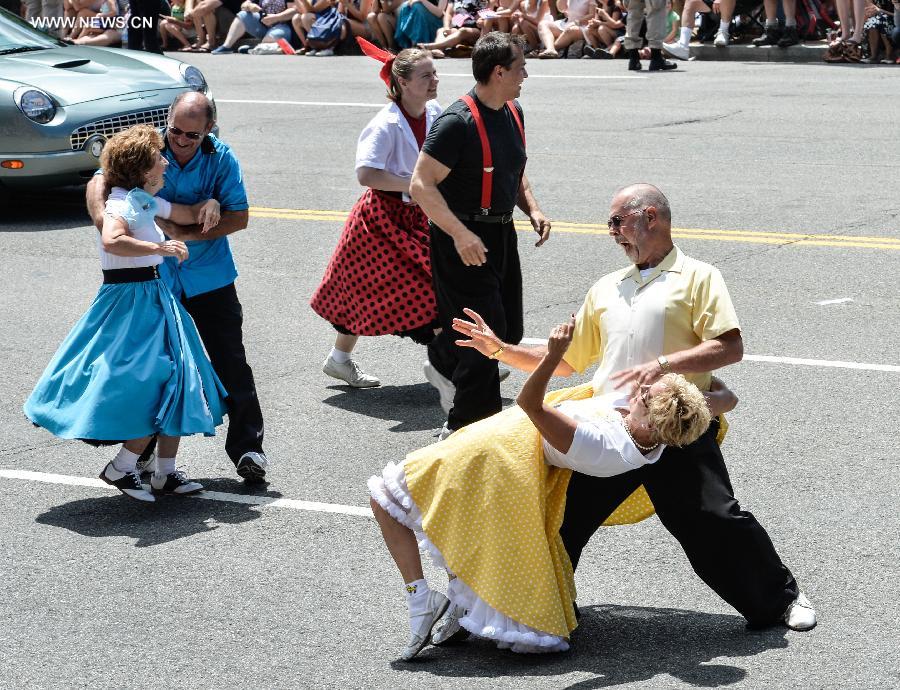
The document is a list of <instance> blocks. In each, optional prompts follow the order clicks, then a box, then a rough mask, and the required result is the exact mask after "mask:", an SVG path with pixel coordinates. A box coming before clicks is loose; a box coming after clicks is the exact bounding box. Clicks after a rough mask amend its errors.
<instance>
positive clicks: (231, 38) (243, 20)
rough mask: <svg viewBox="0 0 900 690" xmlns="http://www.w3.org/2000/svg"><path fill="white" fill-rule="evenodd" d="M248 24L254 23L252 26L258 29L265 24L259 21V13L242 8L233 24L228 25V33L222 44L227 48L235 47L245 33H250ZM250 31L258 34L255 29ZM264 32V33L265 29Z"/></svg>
mask: <svg viewBox="0 0 900 690" xmlns="http://www.w3.org/2000/svg"><path fill="white" fill-rule="evenodd" d="M248 25H252V28H253V29H257V30H258V27H260V26H263V25H262V23H261V22H260V21H259V15H258V14H251V13H250V12H247V11H246V10H241V11H240V12H238V13H237V15H235V17H234V20H233V21H232V22H231V26H229V27H228V35H227V36H225V41H224V42H223V43H222V45H223V46H224V47H225V48H234V44H235V43H237V42H238V41H239V40H241V38H242V37H243V36H244V34H246V33H248ZM250 33H253V35H254V36H256V32H255V31H250ZM262 33H263V34H264V33H265V31H263V32H262ZM256 38H259V36H256Z"/></svg>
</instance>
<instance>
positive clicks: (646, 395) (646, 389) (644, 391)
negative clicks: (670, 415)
mask: <svg viewBox="0 0 900 690" xmlns="http://www.w3.org/2000/svg"><path fill="white" fill-rule="evenodd" d="M640 391H641V393H640V395H641V402H642V403H644V407H646V408H647V409H648V410H649V409H650V386H649V385H648V384H646V383H645V384H642V385H641V387H640Z"/></svg>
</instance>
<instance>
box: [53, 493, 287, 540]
mask: <svg viewBox="0 0 900 690" xmlns="http://www.w3.org/2000/svg"><path fill="white" fill-rule="evenodd" d="M197 481H199V482H200V483H201V484H203V485H204V486H205V487H206V489H207V490H208V491H223V492H228V493H236V494H246V495H251V496H260V497H267V498H273V499H275V498H280V497H281V493H279V492H275V491H266V490H265V488H264V487H261V488H259V489H255V490H254V489H251V488H249V487H247V486H246V485H245V484H244V483H243V482H242V481H239V480H236V479H197ZM259 517H260V513H259V510H257V509H255V506H254V505H252V504H243V503H232V502H230V501H229V502H225V501H210V500H204V499H202V498H188V497H179V496H157V499H156V502H155V503H141V502H139V501H135V500H133V499H130V498H126V497H125V496H122V495H120V494H111V495H108V496H103V497H101V498H85V499H80V500H77V501H71V502H69V503H64V504H62V505H58V506H54V507H53V508H50V510H48V511H46V512H44V513H41V514H40V515H38V516H37V518H36V520H35V521H36V522H37V523H38V524H41V525H50V526H51V527H62V528H64V529H68V530H71V531H73V532H76V533H78V534H81V535H83V536H85V537H131V538H133V539H134V540H135V544H134V545H135V546H137V547H144V546H158V545H159V544H165V543H167V542H170V541H175V540H176V539H183V538H185V537H191V536H193V535H195V534H203V533H206V532H210V531H212V530H214V529H217V528H218V524H217V523H223V524H230V525H236V524H240V523H243V522H249V521H250V520H256V519H257V518H259Z"/></svg>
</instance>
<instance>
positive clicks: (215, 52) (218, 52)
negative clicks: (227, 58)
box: [210, 46, 234, 55]
mask: <svg viewBox="0 0 900 690" xmlns="http://www.w3.org/2000/svg"><path fill="white" fill-rule="evenodd" d="M233 52H234V48H229V47H228V46H219V47H218V48H216V49H215V50H213V51H212V52H211V53H210V55H228V54H229V53H233Z"/></svg>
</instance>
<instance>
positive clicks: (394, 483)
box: [368, 462, 569, 654]
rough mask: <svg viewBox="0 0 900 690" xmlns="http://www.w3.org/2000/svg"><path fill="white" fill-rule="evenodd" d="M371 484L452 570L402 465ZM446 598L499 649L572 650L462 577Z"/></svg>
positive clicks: (395, 514)
mask: <svg viewBox="0 0 900 690" xmlns="http://www.w3.org/2000/svg"><path fill="white" fill-rule="evenodd" d="M368 486H369V493H370V494H371V495H372V498H374V499H375V500H376V501H378V504H379V505H380V506H381V507H382V508H384V509H385V510H386V511H387V512H388V514H389V515H390V516H391V517H392V518H394V519H395V520H396V521H397V522H399V523H400V524H401V525H403V526H405V527H407V528H409V529H411V530H412V531H413V532H414V533H415V535H416V539H417V540H418V542H419V549H420V550H421V551H424V552H425V553H427V554H428V555H429V556H430V557H431V560H432V561H433V562H434V564H435V565H436V566H437V567H439V568H444V569H445V570H449V568H448V567H447V563H446V562H445V561H444V557H443V556H442V555H441V552H440V550H439V549H438V548H437V547H436V546H435V545H434V544H432V543H431V540H429V539H428V537H427V536H426V535H425V533H424V532H423V531H422V513H421V512H420V511H419V508H418V506H416V503H415V501H413V498H412V496H411V495H410V493H409V488H408V487H407V485H406V473H405V472H404V471H403V464H402V463H401V464H399V465H395V464H394V463H392V462H391V463H388V465H387V467H385V468H384V470H382V473H381V476H378V475H374V476H372V477H370V478H369V482H368ZM447 598H448V599H450V601H451V602H452V603H453V604H456V605H459V606H461V607H462V608H464V609H466V615H465V616H463V617H462V618H460V620H459V622H460V625H462V627H464V628H465V629H466V630H468V631H469V632H471V633H472V634H474V635H477V636H478V637H484V638H487V639H489V640H494V641H495V642H496V643H497V646H498V647H499V648H500V649H510V650H512V651H513V652H519V653H522V654H535V653H541V652H564V651H566V650H568V649H569V643H568V641H567V640H566V639H565V638H562V637H559V636H558V635H550V634H548V633H545V632H541V631H540V630H535V629H534V628H531V627H529V626H527V625H524V624H522V623H518V622H516V621H514V620H513V619H512V618H509V617H507V616H504V615H503V614H502V613H500V612H499V611H497V610H496V609H495V608H492V607H491V606H490V605H489V604H488V603H487V602H485V601H484V600H482V599H481V598H480V597H479V596H478V595H477V594H475V592H473V591H472V589H471V588H470V587H469V586H468V585H466V583H465V582H463V581H462V579H461V578H459V577H456V578H454V579H452V580H450V584H449V586H448V588H447Z"/></svg>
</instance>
